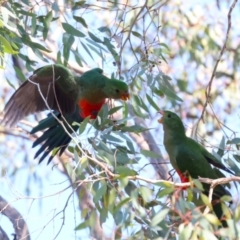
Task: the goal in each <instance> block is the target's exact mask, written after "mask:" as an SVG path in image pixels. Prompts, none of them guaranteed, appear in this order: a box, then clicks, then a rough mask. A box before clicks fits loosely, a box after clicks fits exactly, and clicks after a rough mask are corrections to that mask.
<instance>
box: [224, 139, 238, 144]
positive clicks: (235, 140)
mask: <svg viewBox="0 0 240 240" xmlns="http://www.w3.org/2000/svg"><path fill="white" fill-rule="evenodd" d="M227 144H240V138H233V139H232V140H228V141H227Z"/></svg>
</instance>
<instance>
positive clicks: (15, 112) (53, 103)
mask: <svg viewBox="0 0 240 240" xmlns="http://www.w3.org/2000/svg"><path fill="white" fill-rule="evenodd" d="M78 92H79V88H78V85H77V83H76V81H75V79H74V76H73V75H72V73H71V72H70V71H69V70H68V69H67V68H66V67H64V66H62V65H59V64H55V65H54V64H53V65H47V66H44V67H42V68H39V69H37V70H36V71H34V73H33V75H32V76H30V77H29V78H28V79H27V80H26V81H25V82H24V83H23V84H22V85H21V86H20V88H19V89H18V90H17V91H16V92H15V93H14V94H13V95H12V97H11V98H10V100H9V101H8V103H7V104H6V106H5V109H4V112H5V116H4V119H3V121H2V123H3V124H5V125H8V126H13V125H15V124H16V123H17V122H18V121H19V120H21V119H22V118H24V117H25V116H27V115H29V114H31V113H34V112H39V111H43V110H46V109H48V107H47V105H46V103H45V102H44V100H43V98H44V99H45V100H46V102H47V103H48V105H49V107H50V109H53V110H57V111H60V112H62V113H66V114H71V113H73V112H74V111H75V108H76V102H77V97H78ZM59 108H60V110H59Z"/></svg>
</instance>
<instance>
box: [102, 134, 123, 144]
mask: <svg viewBox="0 0 240 240" xmlns="http://www.w3.org/2000/svg"><path fill="white" fill-rule="evenodd" d="M102 138H103V139H106V140H109V141H111V142H117V143H121V142H123V141H122V140H121V139H120V138H116V137H114V136H112V135H110V134H104V135H103V136H102Z"/></svg>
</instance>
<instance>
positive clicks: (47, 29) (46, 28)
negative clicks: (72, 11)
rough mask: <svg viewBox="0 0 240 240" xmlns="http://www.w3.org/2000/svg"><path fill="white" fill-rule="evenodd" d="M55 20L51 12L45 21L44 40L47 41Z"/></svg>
mask: <svg viewBox="0 0 240 240" xmlns="http://www.w3.org/2000/svg"><path fill="white" fill-rule="evenodd" d="M52 19H53V15H52V11H50V12H49V13H48V14H47V15H46V17H45V18H44V20H43V25H44V31H43V39H44V40H46V38H47V34H48V31H49V27H50V23H51V21H52Z"/></svg>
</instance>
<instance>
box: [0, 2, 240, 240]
mask: <svg viewBox="0 0 240 240" xmlns="http://www.w3.org/2000/svg"><path fill="white" fill-rule="evenodd" d="M235 3H236V5H233V4H235ZM0 4H1V10H0V11H1V12H0V13H1V15H0V40H1V41H0V42H1V44H0V52H1V55H0V61H1V66H2V70H1V86H0V94H1V99H0V104H1V106H2V109H3V106H4V103H5V102H6V101H7V99H9V97H10V96H11V94H12V93H13V91H14V89H13V88H15V89H16V88H17V87H18V86H19V85H20V83H21V82H22V81H24V80H25V76H29V75H30V74H31V72H32V71H33V70H34V69H36V68H38V67H40V66H43V65H46V64H48V63H56V62H58V63H62V64H65V65H67V66H69V67H70V68H71V69H72V70H73V71H74V72H75V73H76V74H81V73H82V72H84V71H86V70H88V69H90V68H93V67H101V68H103V69H104V72H105V73H106V74H107V75H109V76H111V75H115V76H117V77H118V78H120V79H122V80H123V81H126V82H127V83H128V84H129V87H130V91H131V99H130V101H129V102H128V104H123V103H122V102H116V103H112V104H114V106H121V105H123V107H122V109H120V111H118V112H116V113H115V114H114V115H113V118H114V119H117V120H118V122H117V123H118V128H117V129H115V128H114V127H113V126H112V125H111V122H109V121H103V120H102V121H101V123H100V124H97V123H95V127H96V128H97V129H98V130H97V131H95V130H94V129H95V128H93V127H91V125H90V124H88V125H86V128H85V125H84V126H83V125H82V128H81V127H80V128H81V130H80V131H81V132H82V134H81V147H82V148H83V149H84V150H86V149H87V150H88V151H89V152H90V153H91V154H92V157H93V159H96V160H97V162H96V161H95V162H94V163H93V161H92V160H90V157H89V156H88V158H87V156H86V154H85V153H83V152H82V153H81V154H82V155H81V154H79V153H80V152H79V150H77V148H74V147H75V145H74V144H72V148H71V149H70V152H68V153H67V154H66V155H64V156H63V157H62V158H59V159H57V158H56V159H54V163H53V166H52V167H51V166H45V164H44V163H43V164H42V165H40V166H38V165H37V161H36V160H33V156H34V152H35V150H33V149H31V142H32V141H33V140H34V139H35V137H36V136H30V135H29V134H28V132H29V130H30V129H31V126H34V125H35V124H36V121H38V120H39V119H41V118H43V116H44V115H45V113H38V114H36V115H34V116H30V117H28V118H27V119H26V120H24V121H22V122H21V124H19V126H18V127H17V128H14V129H5V128H3V127H1V135H0V141H1V145H0V154H1V156H2V158H1V159H0V161H1V170H2V171H1V172H2V178H1V180H2V181H1V185H2V186H1V189H2V192H1V195H2V197H4V198H5V199H6V200H7V202H10V204H11V205H12V206H14V208H16V209H18V210H19V211H20V213H21V214H22V216H23V218H24V219H25V220H26V223H27V225H28V228H29V232H30V235H31V238H32V239H44V237H45V238H47V239H50V238H51V239H54V238H55V239H87V238H89V239H90V236H91V237H95V238H97V239H111V238H113V239H114V238H115V239H118V238H119V239H130V238H132V239H143V238H146V239H154V238H157V237H158V238H165V239H176V236H179V237H180V239H189V238H191V239H197V237H196V236H197V234H198V236H200V237H202V238H203V239H204V238H205V239H210V237H211V239H214V237H215V236H214V234H215V235H216V236H219V235H222V236H225V235H227V236H229V239H235V238H237V236H238V231H239V225H238V224H237V222H238V220H239V217H240V212H239V209H240V208H239V204H238V203H239V198H238V192H237V183H235V184H232V185H231V191H232V193H233V200H234V204H233V205H232V206H231V208H232V212H233V214H230V215H229V218H230V219H231V220H229V221H230V222H231V227H230V228H229V229H228V230H221V231H218V229H217V220H216V219H215V218H214V216H213V215H211V214H209V215H206V216H203V215H202V214H201V213H200V212H198V211H197V210H196V206H195V205H194V204H193V203H192V200H193V199H192V198H191V197H188V201H184V200H183V197H181V196H178V195H177V192H176V191H175V190H174V189H173V188H172V186H171V185H169V184H163V183H158V184H156V183H155V182H154V181H155V180H156V179H157V180H158V179H163V180H166V179H168V177H169V174H168V170H170V169H171V166H169V165H168V162H167V161H168V157H167V155H166V153H165V151H164V148H163V144H162V138H163V137H162V136H163V132H162V128H161V126H159V124H158V123H157V119H158V118H159V116H158V114H157V113H156V112H157V110H158V109H159V108H163V109H170V110H173V111H176V112H177V113H178V114H179V115H180V116H181V117H182V119H183V121H184V123H185V126H186V129H187V134H188V135H191V136H192V137H193V138H195V139H197V140H198V141H199V142H201V143H202V144H203V145H204V146H206V147H207V148H208V150H209V151H212V150H213V151H215V153H218V154H219V156H220V157H222V161H223V162H224V163H225V164H227V165H228V166H229V167H230V168H232V169H233V170H234V171H235V173H236V174H237V175H239V173H240V171H239V168H238V163H237V162H238V161H239V159H240V158H239V150H238V144H239V142H240V141H239V133H238V129H239V98H240V97H239V96H240V95H239V73H238V72H239V50H238V48H239V43H240V42H239V31H238V26H239V24H240V23H239V21H240V20H239V17H238V11H239V7H240V5H239V3H238V1H236V0H235V1H197V0H194V1H150V0H149V1H147V0H146V1H16V2H13V1H8V2H4V1H2V2H1V3H0ZM231 10H233V11H232V12H230V13H229V11H231ZM230 17H231V18H230ZM230 20H231V21H230ZM230 23H231V24H230ZM228 30H229V33H228ZM226 37H227V39H226ZM224 44H226V47H224ZM221 52H222V53H223V54H222V56H220V54H221ZM216 64H217V65H216ZM215 66H217V68H216V69H215V68H214V67H215ZM209 86H211V88H209ZM209 90H210V91H209ZM207 100H208V102H209V104H208V105H207V106H206V108H205V107H204V106H205V103H206V101H207ZM110 113H111V112H110ZM100 116H101V117H102V119H106V118H107V117H108V110H107V109H106V108H105V109H104V111H102V112H101V114H100ZM127 117H130V118H127ZM126 124H127V125H126ZM126 126H131V127H130V128H127V127H126ZM100 129H101V130H103V131H99V130H100ZM144 129H150V130H149V131H144ZM109 133H111V134H109ZM91 137H94V138H96V139H97V140H96V142H93V141H92V139H90V138H91ZM93 143H95V145H94V144H93ZM74 149H75V150H74ZM126 149H127V150H128V151H126ZM119 152H120V153H121V154H120V155H119V156H117V158H116V159H114V158H113V157H112V156H115V154H116V153H119ZM114 161H117V163H118V164H117V166H116V164H115V163H114ZM80 162H81V164H78V163H80ZM106 163H107V165H108V166H111V169H110V170H109V171H108V172H106V169H105V168H103V165H104V166H105V164H106ZM149 163H151V164H149ZM113 173H118V174H119V175H120V176H119V177H118V178H116V179H114V180H113V179H112V178H111V177H110V176H111V174H113ZM135 174H137V175H138V176H139V178H147V179H149V181H143V180H141V179H140V180H139V179H134V178H136V177H134V175H135ZM92 175H93V176H92ZM90 176H92V177H90ZM83 179H85V182H83V181H82V180H83ZM80 180H81V181H80ZM173 180H174V181H175V182H179V179H178V177H177V176H175V175H174V176H173ZM68 186H69V188H68V189H67V190H65V188H67V187H68ZM190 192H191V191H188V195H189V196H190V195H191V194H190ZM193 192H194V190H193ZM205 203H206V202H205ZM79 209H80V210H79ZM191 212H193V214H190V213H191ZM100 222H103V223H104V224H103V225H102V226H101V224H100ZM2 223H3V224H2ZM1 226H2V227H3V229H4V230H5V231H7V232H8V234H10V233H11V232H13V229H11V224H10V223H9V222H7V220H6V219H5V218H4V217H2V218H1ZM5 226H7V227H5ZM74 229H77V231H74ZM215 239H216V237H215Z"/></svg>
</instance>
